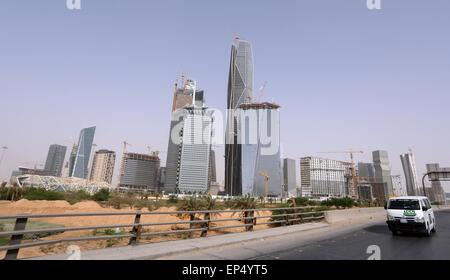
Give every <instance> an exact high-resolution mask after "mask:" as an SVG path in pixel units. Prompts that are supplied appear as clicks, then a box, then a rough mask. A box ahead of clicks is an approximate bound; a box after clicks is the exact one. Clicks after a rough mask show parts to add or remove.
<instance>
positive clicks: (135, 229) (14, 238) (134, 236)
mask: <svg viewBox="0 0 450 280" xmlns="http://www.w3.org/2000/svg"><path fill="white" fill-rule="evenodd" d="M315 209H317V207H314V206H309V207H288V208H257V209H236V210H201V211H172V212H141V211H130V212H117V213H115V212H112V213H111V212H95V213H65V214H19V215H10V216H0V221H1V220H6V219H15V225H14V230H12V231H2V232H0V237H5V236H10V241H9V244H8V245H5V246H0V251H7V252H6V255H5V258H4V259H5V260H13V259H17V256H18V254H19V249H20V248H26V247H35V246H43V245H50V244H56V243H62V242H76V241H86V240H110V239H118V238H129V242H128V245H138V244H139V240H140V239H141V238H142V237H146V236H158V235H169V234H180V233H186V232H188V233H192V232H201V235H200V237H206V236H207V234H208V232H209V231H217V230H222V229H227V228H237V227H244V228H245V230H246V231H253V227H254V226H255V225H269V224H280V225H282V226H287V225H291V224H297V223H302V222H306V221H313V220H319V219H324V212H323V211H316V210H315ZM305 210H306V211H305ZM262 211H278V212H282V213H281V214H273V212H272V215H265V216H255V213H259V212H262ZM221 213H241V215H242V217H236V218H222V219H212V218H211V217H212V216H215V214H221ZM201 214H203V218H201V219H198V218H197V217H196V216H197V215H201ZM144 215H188V216H190V220H188V221H177V222H159V223H142V222H141V217H142V216H144ZM92 216H134V222H133V223H129V224H108V225H96V226H77V227H59V228H42V229H28V230H27V229H26V225H27V222H28V221H29V220H30V219H36V218H69V217H92ZM268 218H269V219H270V220H269V221H262V222H257V220H258V219H268ZM228 221H240V222H243V224H239V225H229V226H211V224H212V223H216V222H228ZM183 224H185V225H186V224H188V225H189V229H177V230H169V231H155V232H143V228H144V227H150V226H167V225H183ZM194 225H197V228H194ZM111 228H131V230H130V231H129V233H125V234H116V235H101V236H80V237H70V238H60V239H54V240H40V238H37V240H32V241H30V242H25V243H22V240H23V239H24V235H25V234H34V235H36V234H42V233H62V232H67V231H82V230H98V229H111Z"/></svg>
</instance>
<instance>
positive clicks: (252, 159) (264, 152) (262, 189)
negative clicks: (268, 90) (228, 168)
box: [238, 102, 283, 197]
mask: <svg viewBox="0 0 450 280" xmlns="http://www.w3.org/2000/svg"><path fill="white" fill-rule="evenodd" d="M239 109H240V110H241V111H240V112H239V123H241V125H240V128H239V131H240V133H239V136H240V137H239V139H238V141H240V143H241V144H240V145H239V146H240V164H238V166H240V170H241V171H240V173H241V175H242V176H241V180H240V181H241V187H242V191H241V193H240V194H242V195H250V196H255V197H261V196H272V197H276V196H280V195H282V184H283V175H282V170H281V158H280V143H279V135H280V122H279V106H278V105H276V104H274V103H268V102H264V103H245V104H241V105H240V106H239ZM264 130H265V131H264ZM268 131H270V138H269V137H267V136H268V135H266V134H267V133H266V132H268ZM262 137H267V139H264V140H263V139H262ZM266 140H267V143H266ZM266 188H267V190H266Z"/></svg>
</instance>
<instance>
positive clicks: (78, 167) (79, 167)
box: [70, 126, 95, 179]
mask: <svg viewBox="0 0 450 280" xmlns="http://www.w3.org/2000/svg"><path fill="white" fill-rule="evenodd" d="M94 134H95V126H93V127H88V128H84V129H82V130H81V132H80V138H79V139H78V145H77V152H76V154H75V158H74V162H73V168H71V173H70V177H77V178H84V179H86V178H87V176H88V166H89V159H90V157H91V150H92V144H93V142H94Z"/></svg>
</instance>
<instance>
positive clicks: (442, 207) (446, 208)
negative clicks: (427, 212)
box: [433, 205, 450, 211]
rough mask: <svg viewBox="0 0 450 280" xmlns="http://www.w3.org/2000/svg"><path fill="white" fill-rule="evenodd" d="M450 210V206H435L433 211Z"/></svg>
mask: <svg viewBox="0 0 450 280" xmlns="http://www.w3.org/2000/svg"><path fill="white" fill-rule="evenodd" d="M448 209H450V205H433V211H441V210H448Z"/></svg>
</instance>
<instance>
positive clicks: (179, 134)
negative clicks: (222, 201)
mask: <svg viewBox="0 0 450 280" xmlns="http://www.w3.org/2000/svg"><path fill="white" fill-rule="evenodd" d="M212 121H213V118H212V112H211V111H209V110H208V109H207V108H206V107H205V106H204V92H203V91H201V90H197V86H196V81H194V80H192V79H187V80H184V79H182V85H181V87H179V86H178V84H175V91H174V97H173V104H172V119H171V124H170V135H169V144H168V148H167V162H166V181H165V184H164V192H165V193H205V192H207V191H208V190H209V186H210V182H211V180H210V172H211V165H212V162H211V160H212V159H213V157H211V155H210V153H211V140H212V136H211V130H212ZM214 166H215V164H214Z"/></svg>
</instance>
